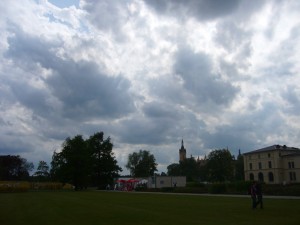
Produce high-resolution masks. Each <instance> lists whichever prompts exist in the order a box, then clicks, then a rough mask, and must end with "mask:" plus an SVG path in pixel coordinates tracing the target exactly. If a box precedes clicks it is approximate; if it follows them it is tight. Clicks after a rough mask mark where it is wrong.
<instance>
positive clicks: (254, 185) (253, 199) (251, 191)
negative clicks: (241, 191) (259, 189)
mask: <svg viewBox="0 0 300 225" xmlns="http://www.w3.org/2000/svg"><path fill="white" fill-rule="evenodd" d="M250 195H251V199H252V209H256V205H257V202H256V199H257V198H256V182H255V181H254V182H253V183H252V185H251V187H250Z"/></svg>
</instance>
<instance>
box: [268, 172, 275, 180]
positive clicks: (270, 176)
mask: <svg viewBox="0 0 300 225" xmlns="http://www.w3.org/2000/svg"><path fill="white" fill-rule="evenodd" d="M268 175H269V182H274V175H273V173H272V172H270V173H269V174H268Z"/></svg>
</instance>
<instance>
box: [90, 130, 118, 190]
mask: <svg viewBox="0 0 300 225" xmlns="http://www.w3.org/2000/svg"><path fill="white" fill-rule="evenodd" d="M88 148H89V151H90V152H91V156H92V178H93V180H94V182H95V183H96V184H97V186H98V189H101V188H103V187H105V185H107V184H110V183H112V182H113V178H114V177H117V176H118V173H119V172H121V171H122V168H121V167H119V166H118V165H117V160H116V159H115V157H114V153H113V152H112V149H113V144H112V143H111V141H110V137H108V138H107V139H105V140H103V132H98V133H95V134H94V135H93V136H91V137H90V138H89V139H88Z"/></svg>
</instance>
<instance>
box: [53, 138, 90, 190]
mask: <svg viewBox="0 0 300 225" xmlns="http://www.w3.org/2000/svg"><path fill="white" fill-rule="evenodd" d="M62 147H63V148H62V151H61V152H59V153H56V152H54V154H53V157H52V162H51V165H52V169H51V173H52V176H54V177H55V178H56V179H58V180H60V181H63V182H69V183H72V184H73V185H74V186H75V190H78V189H82V188H84V187H86V186H87V183H88V177H89V174H90V171H91V160H90V154H89V151H88V148H87V143H86V141H85V140H84V139H83V138H82V136H81V135H77V136H75V137H74V138H67V139H66V140H65V142H64V143H63V145H62Z"/></svg>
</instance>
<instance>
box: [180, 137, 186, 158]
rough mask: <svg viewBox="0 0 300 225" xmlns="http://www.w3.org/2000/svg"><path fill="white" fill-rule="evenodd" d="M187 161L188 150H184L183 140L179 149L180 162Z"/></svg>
mask: <svg viewBox="0 0 300 225" xmlns="http://www.w3.org/2000/svg"><path fill="white" fill-rule="evenodd" d="M185 159H186V149H185V148H184V144H183V139H182V140H181V148H180V149H179V162H182V161H184V160H185Z"/></svg>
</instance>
